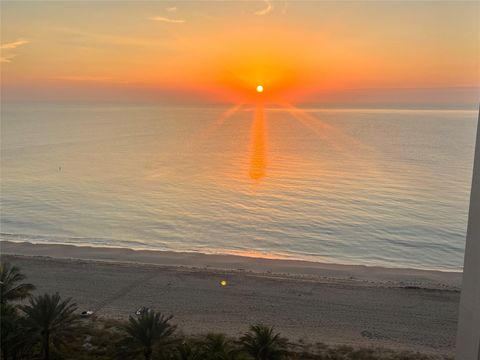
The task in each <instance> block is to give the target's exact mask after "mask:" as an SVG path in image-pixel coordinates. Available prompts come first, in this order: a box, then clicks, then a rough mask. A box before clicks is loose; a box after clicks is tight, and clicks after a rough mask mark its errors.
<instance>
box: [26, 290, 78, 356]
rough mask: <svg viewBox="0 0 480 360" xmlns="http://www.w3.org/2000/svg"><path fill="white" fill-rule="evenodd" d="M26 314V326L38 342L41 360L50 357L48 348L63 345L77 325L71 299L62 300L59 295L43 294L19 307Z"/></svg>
mask: <svg viewBox="0 0 480 360" xmlns="http://www.w3.org/2000/svg"><path fill="white" fill-rule="evenodd" d="M20 309H21V310H22V311H23V312H24V313H25V314H26V319H25V322H26V326H27V328H28V330H29V331H30V332H31V333H32V335H33V336H34V337H35V338H36V339H37V340H38V341H39V342H40V344H41V349H42V355H43V359H45V360H48V359H49V357H50V346H51V345H53V346H54V347H57V348H58V347H59V346H62V345H64V340H65V339H67V338H68V337H69V335H71V333H72V330H73V328H74V326H75V325H76V323H77V320H78V316H77V315H75V314H74V312H75V310H77V306H76V304H75V303H72V302H71V299H70V298H68V299H66V300H62V299H61V298H60V295H58V293H57V294H54V295H49V294H44V295H39V296H36V297H34V298H32V299H30V303H29V305H25V306H20Z"/></svg>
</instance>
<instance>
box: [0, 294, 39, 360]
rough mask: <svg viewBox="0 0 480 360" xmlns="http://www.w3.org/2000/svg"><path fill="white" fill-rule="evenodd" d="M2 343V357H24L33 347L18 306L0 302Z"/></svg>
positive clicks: (5, 358)
mask: <svg viewBox="0 0 480 360" xmlns="http://www.w3.org/2000/svg"><path fill="white" fill-rule="evenodd" d="M0 308H1V309H0V319H1V321H0V328H1V334H0V345H1V349H2V350H1V353H2V359H3V360H7V359H23V358H25V357H26V356H27V355H28V353H29V352H30V349H31V347H32V345H33V344H32V343H31V341H30V338H29V337H28V336H26V335H25V333H26V329H25V328H24V327H23V322H22V318H21V317H20V316H19V315H18V312H17V308H16V307H15V306H12V305H10V304H0Z"/></svg>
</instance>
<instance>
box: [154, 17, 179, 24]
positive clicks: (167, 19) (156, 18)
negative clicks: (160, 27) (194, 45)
mask: <svg viewBox="0 0 480 360" xmlns="http://www.w3.org/2000/svg"><path fill="white" fill-rule="evenodd" d="M150 20H153V21H162V22H167V23H172V24H182V23H184V22H185V20H182V19H171V18H167V17H164V16H154V17H151V18H150Z"/></svg>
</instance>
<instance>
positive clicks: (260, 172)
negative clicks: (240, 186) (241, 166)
mask: <svg viewBox="0 0 480 360" xmlns="http://www.w3.org/2000/svg"><path fill="white" fill-rule="evenodd" d="M250 139H251V140H250V141H251V143H250V147H251V157H250V171H249V175H250V178H251V179H253V180H261V179H262V178H264V177H265V175H266V168H267V141H266V119H265V111H264V108H263V105H257V107H256V109H255V113H254V116H253V122H252V129H251V138H250Z"/></svg>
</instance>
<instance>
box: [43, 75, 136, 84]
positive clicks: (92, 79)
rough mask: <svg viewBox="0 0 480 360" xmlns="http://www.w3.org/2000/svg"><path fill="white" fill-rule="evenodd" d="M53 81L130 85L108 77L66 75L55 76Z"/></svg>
mask: <svg viewBox="0 0 480 360" xmlns="http://www.w3.org/2000/svg"><path fill="white" fill-rule="evenodd" d="M52 79H53V80H62V81H75V82H109V83H119V84H127V83H128V81H124V80H118V79H115V78H111V77H107V76H88V75H66V76H55V77H53V78H52Z"/></svg>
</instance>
